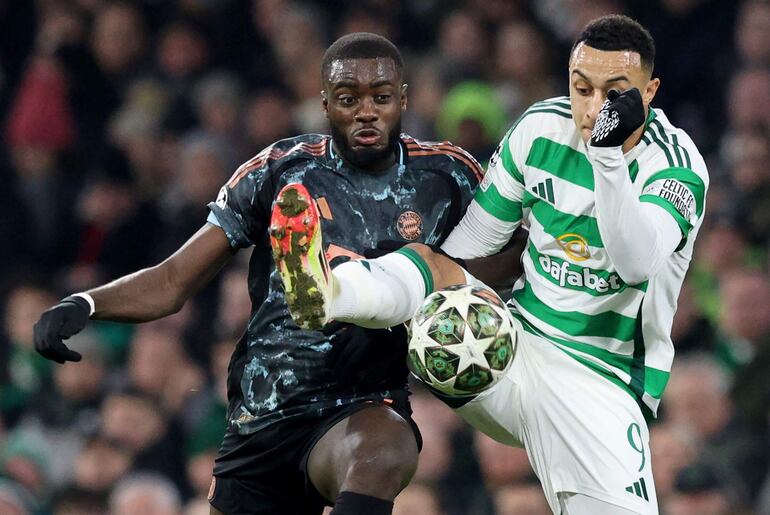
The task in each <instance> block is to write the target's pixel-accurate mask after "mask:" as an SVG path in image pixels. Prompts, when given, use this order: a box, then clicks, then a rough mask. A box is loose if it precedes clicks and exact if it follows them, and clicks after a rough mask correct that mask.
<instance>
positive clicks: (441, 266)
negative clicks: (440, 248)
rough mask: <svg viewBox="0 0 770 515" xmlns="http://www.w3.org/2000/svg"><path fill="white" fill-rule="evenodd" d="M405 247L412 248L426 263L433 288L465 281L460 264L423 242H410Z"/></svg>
mask: <svg viewBox="0 0 770 515" xmlns="http://www.w3.org/2000/svg"><path fill="white" fill-rule="evenodd" d="M405 248H408V249H411V250H413V251H414V252H415V253H416V254H417V255H418V256H420V258H422V260H423V261H424V262H425V263H426V264H427V265H428V268H429V269H430V272H431V275H432V276H433V286H434V288H435V289H441V288H445V287H447V286H451V285H453V284H461V283H463V282H464V281H465V278H464V275H463V272H462V269H461V268H460V265H458V264H457V263H455V262H454V261H452V260H451V259H449V258H448V257H446V256H444V255H442V254H440V253H438V252H436V251H434V250H433V249H431V248H430V247H429V246H427V245H425V244H423V243H410V244H409V245H406V246H405Z"/></svg>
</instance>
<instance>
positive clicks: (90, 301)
mask: <svg viewBox="0 0 770 515" xmlns="http://www.w3.org/2000/svg"><path fill="white" fill-rule="evenodd" d="M63 300H64V301H70V302H73V303H75V304H77V305H79V306H82V307H83V308H84V309H86V310H87V312H88V317H89V318H90V317H91V316H92V315H93V314H94V313H95V312H96V303H95V302H94V298H93V297H91V295H89V294H88V293H85V292H78V293H73V294H72V295H70V296H69V297H66V298H65V299H63Z"/></svg>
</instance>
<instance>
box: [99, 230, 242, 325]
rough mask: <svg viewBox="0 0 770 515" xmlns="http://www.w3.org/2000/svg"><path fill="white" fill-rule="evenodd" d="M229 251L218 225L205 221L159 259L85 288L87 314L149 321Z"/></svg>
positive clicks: (191, 289) (176, 304)
mask: <svg viewBox="0 0 770 515" xmlns="http://www.w3.org/2000/svg"><path fill="white" fill-rule="evenodd" d="M232 255H233V254H232V250H231V248H230V245H229V243H228V241H227V238H226V236H225V234H224V232H223V231H222V229H220V228H219V227H217V226H215V225H213V224H210V223H207V224H206V225H204V226H203V227H201V229H200V230H198V232H196V233H195V234H194V235H193V236H192V237H191V238H190V239H189V240H187V242H185V244H184V245H182V247H180V248H179V250H177V251H176V252H174V253H173V254H172V255H171V256H169V257H168V258H167V259H166V260H164V261H163V262H162V263H160V264H158V265H156V266H153V267H150V268H145V269H144V270H140V271H138V272H135V273H133V274H130V275H127V276H125V277H121V278H120V279H117V280H115V281H113V282H111V283H108V284H105V285H104V286H99V287H97V288H94V289H93V290H89V291H87V292H86V293H88V294H89V295H91V297H92V298H93V299H94V306H95V311H94V313H93V315H91V318H93V319H96V320H112V321H116V322H149V321H150V320H156V319H158V318H163V317H165V316H168V315H171V314H173V313H176V312H177V311H179V310H180V309H182V306H184V304H185V302H186V301H187V299H189V298H190V297H191V296H192V295H193V294H194V293H195V292H197V291H198V290H199V289H200V288H201V287H202V286H204V285H205V284H206V283H208V282H209V281H210V280H211V279H212V278H213V277H214V276H215V275H216V273H217V272H218V271H219V270H220V269H221V268H222V266H223V265H224V264H225V263H226V262H227V261H228V260H229V259H230V257H231V256H232Z"/></svg>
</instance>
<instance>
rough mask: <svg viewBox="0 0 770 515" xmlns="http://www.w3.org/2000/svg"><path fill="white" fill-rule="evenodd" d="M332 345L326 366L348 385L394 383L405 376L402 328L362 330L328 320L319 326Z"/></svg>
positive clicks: (335, 376) (404, 348)
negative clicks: (322, 325)
mask: <svg viewBox="0 0 770 515" xmlns="http://www.w3.org/2000/svg"><path fill="white" fill-rule="evenodd" d="M322 332H323V333H324V334H325V335H326V336H331V339H330V340H329V341H330V342H331V344H332V348H331V350H330V351H329V352H328V353H327V354H326V365H327V366H328V367H329V368H330V369H331V370H332V374H333V375H334V378H335V379H336V380H337V381H338V382H339V383H341V384H345V385H348V386H361V387H372V386H376V385H379V384H380V383H388V384H390V385H393V386H396V385H400V384H401V383H404V382H405V381H406V377H407V373H408V371H407V368H406V348H407V335H406V327H405V326H404V325H403V324H399V325H397V326H395V327H392V328H390V329H366V328H363V327H360V326H357V325H353V324H347V323H344V322H331V323H330V324H327V325H326V326H324V328H323V329H322Z"/></svg>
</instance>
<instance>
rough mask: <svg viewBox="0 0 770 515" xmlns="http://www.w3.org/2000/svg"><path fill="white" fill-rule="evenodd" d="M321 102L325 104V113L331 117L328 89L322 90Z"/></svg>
mask: <svg viewBox="0 0 770 515" xmlns="http://www.w3.org/2000/svg"><path fill="white" fill-rule="evenodd" d="M321 104H323V107H324V115H326V117H327V118H328V117H329V99H328V98H326V90H323V89H322V90H321Z"/></svg>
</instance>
